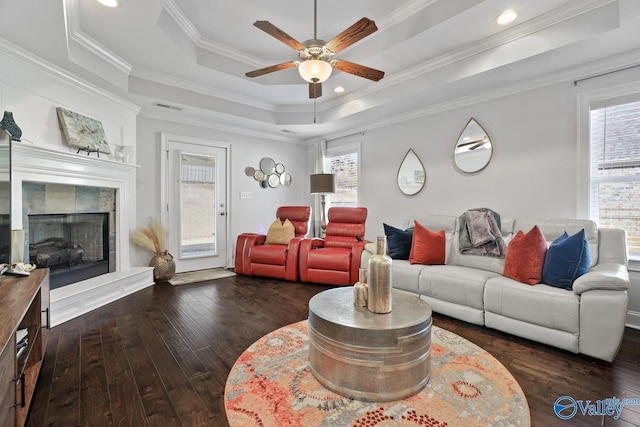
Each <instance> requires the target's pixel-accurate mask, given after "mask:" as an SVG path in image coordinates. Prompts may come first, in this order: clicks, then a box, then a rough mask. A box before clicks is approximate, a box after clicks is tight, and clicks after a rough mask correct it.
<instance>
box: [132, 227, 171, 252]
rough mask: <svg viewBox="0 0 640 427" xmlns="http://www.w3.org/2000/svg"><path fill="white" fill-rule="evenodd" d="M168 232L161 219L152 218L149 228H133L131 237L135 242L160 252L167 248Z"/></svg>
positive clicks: (152, 250)
mask: <svg viewBox="0 0 640 427" xmlns="http://www.w3.org/2000/svg"><path fill="white" fill-rule="evenodd" d="M166 234H167V232H166V230H165V229H164V227H163V226H162V224H161V223H160V221H158V220H157V219H154V218H151V219H150V220H149V228H139V229H137V230H131V231H129V238H130V239H131V241H132V242H133V243H134V244H136V245H138V246H142V247H143V248H145V249H149V250H150V251H151V252H155V253H157V254H159V253H162V252H164V251H165V250H166V249H167V247H166V244H167V238H166Z"/></svg>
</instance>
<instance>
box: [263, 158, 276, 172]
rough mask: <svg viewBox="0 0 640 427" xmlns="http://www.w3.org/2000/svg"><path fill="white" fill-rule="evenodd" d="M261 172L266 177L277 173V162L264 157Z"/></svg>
mask: <svg viewBox="0 0 640 427" xmlns="http://www.w3.org/2000/svg"><path fill="white" fill-rule="evenodd" d="M260 170H261V171H262V172H264V174H265V175H271V174H272V173H274V172H275V171H276V162H275V161H274V160H273V159H272V158H271V157H263V158H262V159H261V160H260Z"/></svg>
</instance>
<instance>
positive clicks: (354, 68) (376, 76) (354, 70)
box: [334, 59, 384, 82]
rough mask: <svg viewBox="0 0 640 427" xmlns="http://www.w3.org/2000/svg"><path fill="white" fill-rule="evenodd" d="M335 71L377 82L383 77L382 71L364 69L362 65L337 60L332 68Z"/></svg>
mask: <svg viewBox="0 0 640 427" xmlns="http://www.w3.org/2000/svg"><path fill="white" fill-rule="evenodd" d="M334 68H335V69H336V70H340V71H343V72H345V73H349V74H353V75H355V76H358V77H364V78H365V79H369V80H373V81H374V82H377V81H378V80H380V79H381V78H383V77H384V71H380V70H376V69H374V68H369V67H365V66H364V65H360V64H354V63H353V62H349V61H344V60H342V59H339V60H337V61H336V65H335V66H334Z"/></svg>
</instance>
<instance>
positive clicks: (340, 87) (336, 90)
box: [333, 86, 344, 93]
mask: <svg viewBox="0 0 640 427" xmlns="http://www.w3.org/2000/svg"><path fill="white" fill-rule="evenodd" d="M333 91H334V92H336V93H342V92H344V88H343V87H342V86H336V87H335V89H333Z"/></svg>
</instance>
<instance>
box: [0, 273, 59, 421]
mask: <svg viewBox="0 0 640 427" xmlns="http://www.w3.org/2000/svg"><path fill="white" fill-rule="evenodd" d="M48 322H49V270H48V269H40V270H35V271H32V272H31V275H30V276H27V277H11V276H0V427H9V426H11V427H13V426H22V425H24V423H25V420H26V418H27V412H28V411H29V405H30V404H31V396H32V395H33V391H34V389H35V386H36V382H37V380H38V375H39V373H40V367H41V366H42V357H43V355H44V347H43V346H44V343H45V342H46V330H47V329H48V327H49V323H48ZM20 341H22V342H23V343H26V345H24V346H22V347H20V348H18V347H19V344H18V343H19V342H20Z"/></svg>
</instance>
